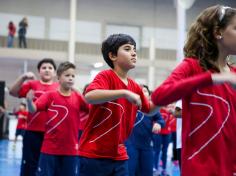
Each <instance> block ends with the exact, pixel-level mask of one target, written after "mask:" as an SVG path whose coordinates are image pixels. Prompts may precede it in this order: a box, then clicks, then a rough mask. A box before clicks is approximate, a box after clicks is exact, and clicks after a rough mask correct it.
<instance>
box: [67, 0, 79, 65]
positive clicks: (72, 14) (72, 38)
mask: <svg viewBox="0 0 236 176" xmlns="http://www.w3.org/2000/svg"><path fill="white" fill-rule="evenodd" d="M76 1H77V0H70V38H69V44H68V55H69V61H70V62H72V63H74V62H75V39H76V35H75V34H76V8H77V7H76Z"/></svg>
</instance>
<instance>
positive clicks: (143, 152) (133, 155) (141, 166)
mask: <svg viewBox="0 0 236 176" xmlns="http://www.w3.org/2000/svg"><path fill="white" fill-rule="evenodd" d="M127 152H128V155H129V160H128V166H129V176H137V175H138V176H143V175H145V176H152V175H153V171H152V166H153V150H152V148H151V147H150V149H139V148H136V147H135V146H134V145H127Z"/></svg>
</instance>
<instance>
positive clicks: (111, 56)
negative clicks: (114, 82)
mask: <svg viewBox="0 0 236 176" xmlns="http://www.w3.org/2000/svg"><path fill="white" fill-rule="evenodd" d="M108 56H109V58H110V59H111V60H112V61H115V60H116V56H115V55H114V54H112V52H109V53H108Z"/></svg>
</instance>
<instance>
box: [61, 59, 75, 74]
mask: <svg viewBox="0 0 236 176" xmlns="http://www.w3.org/2000/svg"><path fill="white" fill-rule="evenodd" d="M70 68H73V69H76V66H75V65H74V64H73V63H71V62H68V61H66V62H62V63H60V65H59V67H58V69H57V76H58V77H59V76H61V74H62V73H63V72H64V71H66V70H68V69H70Z"/></svg>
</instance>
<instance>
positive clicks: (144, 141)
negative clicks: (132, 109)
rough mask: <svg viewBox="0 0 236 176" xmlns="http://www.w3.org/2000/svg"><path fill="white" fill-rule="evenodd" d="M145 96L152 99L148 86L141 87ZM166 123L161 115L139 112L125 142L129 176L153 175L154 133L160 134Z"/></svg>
mask: <svg viewBox="0 0 236 176" xmlns="http://www.w3.org/2000/svg"><path fill="white" fill-rule="evenodd" d="M141 87H142V90H143V93H144V95H145V96H146V97H147V98H148V99H150V94H151V93H150V90H149V88H148V86H146V85H141ZM164 125H165V121H164V119H163V118H162V116H161V114H160V113H159V112H157V113H156V114H155V115H153V116H147V115H145V114H144V113H142V112H141V111H138V112H137V116H136V121H135V124H134V128H133V131H132V133H131V135H130V136H129V138H128V140H127V141H126V142H125V144H126V147H127V153H128V156H129V160H128V165H129V176H135V175H139V176H142V175H145V176H152V175H153V167H152V166H153V147H152V145H151V143H152V133H153V132H154V131H155V132H156V133H158V132H160V130H161V128H162V127H164Z"/></svg>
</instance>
